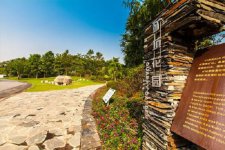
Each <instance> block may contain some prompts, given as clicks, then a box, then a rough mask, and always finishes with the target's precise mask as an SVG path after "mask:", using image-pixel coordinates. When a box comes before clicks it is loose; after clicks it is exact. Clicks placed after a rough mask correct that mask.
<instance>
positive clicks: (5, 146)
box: [0, 144, 27, 150]
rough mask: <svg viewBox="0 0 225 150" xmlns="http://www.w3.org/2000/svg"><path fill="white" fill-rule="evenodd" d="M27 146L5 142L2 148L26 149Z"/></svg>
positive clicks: (1, 149)
mask: <svg viewBox="0 0 225 150" xmlns="http://www.w3.org/2000/svg"><path fill="white" fill-rule="evenodd" d="M26 149H27V146H18V145H14V144H5V145H3V146H0V150H26Z"/></svg>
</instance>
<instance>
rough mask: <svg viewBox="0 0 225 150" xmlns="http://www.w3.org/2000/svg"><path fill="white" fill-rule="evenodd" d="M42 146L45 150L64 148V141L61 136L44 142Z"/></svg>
mask: <svg viewBox="0 0 225 150" xmlns="http://www.w3.org/2000/svg"><path fill="white" fill-rule="evenodd" d="M43 145H44V146H45V149H46V150H54V149H56V148H64V147H65V146H66V141H65V140H64V138H63V137H62V136H61V137H55V138H53V139H50V140H47V141H45V142H44V144H43Z"/></svg>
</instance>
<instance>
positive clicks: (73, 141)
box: [68, 132, 81, 148]
mask: <svg viewBox="0 0 225 150" xmlns="http://www.w3.org/2000/svg"><path fill="white" fill-rule="evenodd" d="M80 135H81V134H80V133H79V132H78V133H75V135H74V136H72V137H71V138H70V139H69V140H68V144H69V145H70V146H72V147H73V148H76V147H79V146H80Z"/></svg>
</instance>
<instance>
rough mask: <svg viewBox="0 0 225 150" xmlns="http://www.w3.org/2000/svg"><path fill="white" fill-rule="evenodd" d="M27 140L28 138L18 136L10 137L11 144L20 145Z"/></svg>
mask: <svg viewBox="0 0 225 150" xmlns="http://www.w3.org/2000/svg"><path fill="white" fill-rule="evenodd" d="M26 139H27V136H24V135H18V136H14V137H10V139H9V142H10V143H12V144H17V145H20V144H22V143H24V142H25V141H26Z"/></svg>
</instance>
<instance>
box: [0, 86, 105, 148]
mask: <svg viewBox="0 0 225 150" xmlns="http://www.w3.org/2000/svg"><path fill="white" fill-rule="evenodd" d="M101 86H102V85H94V86H88V87H82V88H79V89H73V90H60V91H48V92H33V93H28V92H23V93H20V94H17V95H14V96H12V97H10V98H7V99H4V100H3V101H0V150H25V149H28V150H39V149H46V150H53V149H60V150H64V149H65V150H66V149H68V150H69V149H79V148H80V136H81V119H82V112H83V109H84V104H85V100H87V97H88V96H89V95H90V94H91V93H92V92H94V91H95V90H96V89H98V88H99V87H101Z"/></svg>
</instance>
